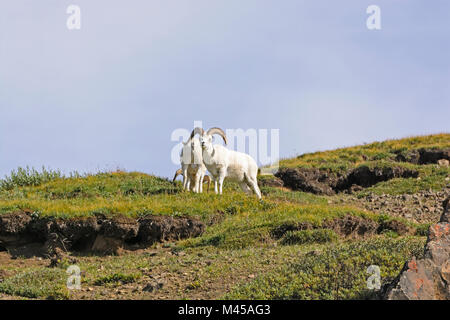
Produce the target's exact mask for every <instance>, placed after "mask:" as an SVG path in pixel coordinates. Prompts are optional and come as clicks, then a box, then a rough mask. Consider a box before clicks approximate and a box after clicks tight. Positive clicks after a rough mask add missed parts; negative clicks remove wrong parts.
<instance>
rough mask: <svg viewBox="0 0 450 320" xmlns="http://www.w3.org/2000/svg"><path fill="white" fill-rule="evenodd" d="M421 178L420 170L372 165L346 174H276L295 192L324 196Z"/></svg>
mask: <svg viewBox="0 0 450 320" xmlns="http://www.w3.org/2000/svg"><path fill="white" fill-rule="evenodd" d="M418 175H419V173H418V172H417V171H415V170H410V169H406V168H402V167H374V168H370V167H368V166H361V167H358V168H355V169H352V170H349V171H348V172H347V173H346V174H336V173H332V172H328V171H326V170H319V169H311V168H281V169H280V170H279V171H278V172H277V173H276V174H275V176H276V177H278V178H280V179H281V180H282V181H283V184H284V186H287V187H289V188H291V189H292V190H301V191H304V192H311V193H314V194H324V195H334V194H336V193H338V192H344V191H347V192H348V191H350V192H353V191H356V190H360V189H362V188H367V187H370V186H373V185H375V184H377V183H378V182H382V181H387V180H390V179H393V178H416V177H418Z"/></svg>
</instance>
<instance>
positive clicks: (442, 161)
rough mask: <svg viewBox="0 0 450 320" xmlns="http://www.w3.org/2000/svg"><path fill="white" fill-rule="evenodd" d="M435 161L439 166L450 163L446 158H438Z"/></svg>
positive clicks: (445, 165)
mask: <svg viewBox="0 0 450 320" xmlns="http://www.w3.org/2000/svg"><path fill="white" fill-rule="evenodd" d="M437 163H438V165H440V166H441V167H448V166H449V165H450V161H448V160H447V159H440V160H438V162H437Z"/></svg>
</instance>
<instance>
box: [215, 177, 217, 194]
mask: <svg viewBox="0 0 450 320" xmlns="http://www.w3.org/2000/svg"><path fill="white" fill-rule="evenodd" d="M214 192H215V193H216V194H217V193H218V191H217V179H216V178H215V177H214Z"/></svg>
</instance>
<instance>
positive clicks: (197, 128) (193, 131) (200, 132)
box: [188, 127, 205, 141]
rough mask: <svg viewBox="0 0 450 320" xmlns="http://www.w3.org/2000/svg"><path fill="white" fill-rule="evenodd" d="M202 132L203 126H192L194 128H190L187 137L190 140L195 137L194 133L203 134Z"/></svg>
mask: <svg viewBox="0 0 450 320" xmlns="http://www.w3.org/2000/svg"><path fill="white" fill-rule="evenodd" d="M204 132H205V130H203V128H199V127H196V128H194V130H192V133H191V137H190V138H189V140H188V141H190V140H192V138H193V137H195V135H196V134H197V133H198V134H199V135H203V133H204Z"/></svg>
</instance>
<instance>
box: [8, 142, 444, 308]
mask: <svg viewBox="0 0 450 320" xmlns="http://www.w3.org/2000/svg"><path fill="white" fill-rule="evenodd" d="M449 147H450V135H449V134H440V135H433V136H425V137H414V138H408V139H401V140H392V141H385V142H380V143H372V144H367V145H363V146H356V147H351V148H343V149H338V150H333V151H326V152H317V153H313V154H305V155H302V156H299V157H296V158H292V159H284V160H282V161H281V166H282V167H314V168H321V169H325V170H329V171H330V172H344V171H346V170H349V169H352V168H357V167H359V166H361V165H368V166H372V165H376V166H379V165H386V166H393V165H395V166H397V165H398V166H405V167H410V168H413V169H415V170H418V171H419V177H420V179H417V178H408V179H403V178H398V179H392V180H389V181H385V182H380V183H378V184H376V185H374V186H371V187H370V188H366V189H364V190H361V191H359V192H358V194H356V196H357V197H360V198H361V197H363V195H364V194H367V193H368V192H374V193H380V194H381V193H386V194H406V193H408V194H414V193H416V192H418V191H420V190H429V189H430V188H431V189H432V190H442V188H444V187H445V186H446V185H447V184H448V183H449V182H448V180H446V178H448V177H449V176H450V169H449V168H448V167H442V166H438V165H436V164H414V163H409V162H405V161H398V155H399V154H405V155H406V156H407V155H408V152H410V151H412V150H418V149H420V148H428V149H430V148H438V149H445V148H449ZM265 179H269V180H270V179H271V177H264V178H263V177H262V178H261V181H262V180H265ZM261 189H262V192H263V201H258V200H257V199H256V197H250V196H246V195H245V194H243V193H242V192H241V191H240V190H239V189H238V188H237V186H236V185H234V184H230V183H226V186H225V189H224V194H223V195H222V196H217V195H215V194H214V192H213V191H211V192H209V193H203V194H193V193H188V192H183V191H182V189H181V183H180V182H177V183H172V182H171V181H168V180H167V179H164V178H160V177H155V176H151V175H147V174H144V173H137V172H108V173H98V174H92V175H79V174H76V173H74V174H72V175H70V176H68V177H64V176H63V175H62V174H61V173H59V172H53V171H50V170H45V171H43V172H42V171H39V172H38V171H33V170H30V169H28V170H27V169H20V170H17V171H15V172H13V173H12V174H11V175H10V176H8V177H6V178H5V179H4V180H2V181H1V182H0V216H1V215H5V214H10V213H14V212H27V213H28V214H31V215H32V216H33V217H34V218H43V217H47V218H63V219H72V218H75V217H76V218H86V217H97V216H103V217H117V216H126V217H131V218H140V217H146V216H154V215H161V216H172V217H175V218H177V217H184V216H189V217H193V218H195V219H198V220H200V221H202V222H203V223H204V224H205V225H206V230H205V232H204V233H203V234H202V235H201V236H199V237H197V238H188V239H184V240H179V241H175V242H166V243H163V244H160V243H156V244H153V245H152V246H150V247H149V248H140V249H138V250H135V251H126V252H122V253H121V254H120V255H112V256H111V255H110V256H96V255H87V256H77V255H76V254H74V256H75V258H74V260H70V259H69V260H62V261H59V262H58V264H57V265H56V267H55V268H48V261H46V259H43V260H42V259H41V260H39V259H37V258H25V257H20V256H19V257H18V258H19V259H15V260H8V259H10V258H9V257H10V256H9V255H8V252H0V298H1V297H2V296H1V294H4V295H6V296H17V297H26V298H45V297H49V296H51V297H54V298H75V299H83V298H99V299H101V298H142V297H143V298H150V299H158V298H168V299H177V298H188V299H193V298H229V299H234V298H243V299H247V298H250V299H253V298H262V299H352V298H371V297H374V296H375V295H376V292H374V291H370V290H368V289H367V287H366V283H365V281H366V279H367V277H368V275H367V273H366V270H367V267H368V266H370V265H373V264H375V265H378V266H379V267H380V269H381V273H382V280H383V281H384V282H387V281H389V280H390V279H392V278H393V277H394V276H396V275H397V273H398V272H399V271H400V269H401V268H402V266H403V263H404V262H405V261H406V260H407V259H409V258H410V257H411V256H413V255H415V256H420V255H421V252H422V248H423V244H424V241H425V235H426V230H427V226H428V225H427V224H423V223H419V222H417V221H416V220H408V219H404V218H400V217H398V216H393V215H392V216H391V215H389V212H383V211H376V210H374V211H372V210H367V209H364V207H362V206H358V205H355V203H354V202H351V201H348V198H347V195H344V194H337V195H334V196H322V195H315V194H311V193H306V192H300V191H291V190H289V189H287V188H277V187H268V186H263V187H262V188H261ZM363 200H364V199H363ZM0 233H1V230H0ZM0 247H1V243H0ZM0 251H1V250H0ZM9 254H12V252H9ZM20 261H22V263H19V262H20ZM73 263H76V264H77V265H79V266H80V268H81V270H82V271H83V278H82V290H80V291H69V290H67V288H65V286H64V283H65V282H64V281H65V280H64V279H65V268H66V267H67V266H68V265H69V264H73ZM154 283H156V284H157V285H156V287H155V288H153V287H152V289H151V290H150V289H148V288H149V285H151V284H154ZM158 283H160V284H158Z"/></svg>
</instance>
